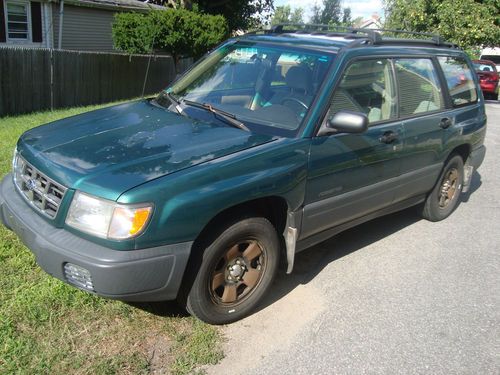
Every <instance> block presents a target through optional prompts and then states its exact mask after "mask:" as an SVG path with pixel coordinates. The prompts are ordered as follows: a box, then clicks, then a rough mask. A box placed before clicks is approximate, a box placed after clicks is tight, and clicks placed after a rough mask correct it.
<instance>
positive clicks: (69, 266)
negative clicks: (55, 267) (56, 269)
mask: <svg viewBox="0 0 500 375" xmlns="http://www.w3.org/2000/svg"><path fill="white" fill-rule="evenodd" d="M64 277H65V278H66V281H68V283H70V284H72V285H74V286H76V287H78V288H80V289H84V290H87V291H89V292H93V291H94V284H93V283H92V275H91V274H90V271H89V270H87V269H85V268H83V267H80V266H78V265H76V264H73V263H65V264H64Z"/></svg>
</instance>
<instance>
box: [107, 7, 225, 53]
mask: <svg viewBox="0 0 500 375" xmlns="http://www.w3.org/2000/svg"><path fill="white" fill-rule="evenodd" d="M227 36H228V26H227V22H226V19H225V18H224V17H223V16H220V15H217V16H212V15H207V14H203V13H197V12H192V11H189V10H186V9H168V10H154V11H151V12H149V13H148V14H138V13H118V14H116V15H115V21H114V23H113V41H114V45H115V48H117V49H118V50H121V51H125V52H127V53H139V54H146V53H150V52H151V49H152V48H154V49H156V50H162V51H165V52H168V53H171V54H172V56H174V58H175V60H176V61H178V59H179V58H180V57H181V56H190V57H194V58H198V57H200V56H201V55H203V54H204V53H205V52H207V51H208V50H210V49H211V48H213V47H214V46H216V45H217V44H219V43H220V42H222V41H223V40H224V39H225V38H226V37H227Z"/></svg>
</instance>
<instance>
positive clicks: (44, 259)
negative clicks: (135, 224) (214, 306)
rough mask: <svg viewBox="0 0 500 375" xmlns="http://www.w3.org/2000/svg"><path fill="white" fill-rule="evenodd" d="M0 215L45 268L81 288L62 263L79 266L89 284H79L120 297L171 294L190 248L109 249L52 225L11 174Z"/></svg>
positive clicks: (2, 187) (0, 196) (0, 186)
mask: <svg viewBox="0 0 500 375" xmlns="http://www.w3.org/2000/svg"><path fill="white" fill-rule="evenodd" d="M0 220H1V222H2V223H3V224H4V225H5V226H6V227H7V228H9V229H10V230H12V231H14V232H15V233H16V234H17V235H18V236H19V238H20V239H21V240H22V241H23V243H24V244H25V245H26V246H27V247H28V248H29V249H30V250H31V251H32V252H33V254H34V255H35V257H36V261H37V263H38V264H39V265H40V267H42V268H43V269H44V270H45V271H46V272H47V273H48V274H50V275H52V276H54V277H56V278H58V279H60V280H62V281H64V282H67V283H69V284H73V285H74V286H76V287H80V288H81V286H80V285H78V283H75V282H74V278H72V277H68V273H67V271H65V266H67V265H68V264H69V265H75V266H77V267H81V268H83V269H84V270H86V271H88V275H90V276H89V278H90V279H91V284H92V288H89V289H86V288H82V289H84V290H87V291H90V292H92V293H96V294H98V295H101V296H103V297H107V298H113V299H120V300H124V301H137V302H139V301H162V300H172V299H175V298H176V296H177V292H178V290H179V288H180V285H181V281H182V277H183V274H184V270H185V268H186V265H187V262H188V259H189V254H190V252H191V245H192V242H186V243H179V244H174V245H165V246H159V247H154V248H148V249H141V250H129V251H118V250H112V249H109V248H106V247H104V246H100V245H97V244H95V243H93V242H90V241H88V240H86V239H83V238H80V237H78V236H76V235H74V234H72V233H70V232H68V231H67V230H65V229H60V228H56V227H54V226H53V225H51V224H50V223H49V222H48V221H46V220H45V219H43V218H42V217H40V216H39V215H38V214H37V213H36V212H34V210H33V209H32V208H31V207H30V206H29V205H28V204H27V203H26V202H25V201H24V199H23V198H22V197H21V196H20V195H19V193H18V192H17V191H16V189H15V187H14V184H13V182H12V176H11V175H10V174H9V175H7V176H6V177H5V178H4V179H3V181H2V182H1V183H0ZM78 269H80V268H78ZM84 273H85V274H87V272H84Z"/></svg>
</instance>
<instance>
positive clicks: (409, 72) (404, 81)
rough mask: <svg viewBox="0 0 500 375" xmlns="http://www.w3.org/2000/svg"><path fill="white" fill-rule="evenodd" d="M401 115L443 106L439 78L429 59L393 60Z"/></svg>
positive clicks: (435, 109) (430, 110) (410, 114)
mask: <svg viewBox="0 0 500 375" xmlns="http://www.w3.org/2000/svg"><path fill="white" fill-rule="evenodd" d="M395 65H396V75H397V81H398V89H399V114H400V116H401V117H405V116H412V115H414V114H417V113H424V112H432V111H437V110H440V109H442V108H444V103H443V99H442V93H441V87H440V85H439V79H438V75H437V72H436V69H435V68H434V65H433V63H432V60H430V59H398V60H396V61H395Z"/></svg>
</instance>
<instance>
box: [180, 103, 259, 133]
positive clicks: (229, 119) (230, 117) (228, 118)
mask: <svg viewBox="0 0 500 375" xmlns="http://www.w3.org/2000/svg"><path fill="white" fill-rule="evenodd" d="M182 103H184V104H187V105H189V106H191V107H196V108H201V109H204V110H206V111H208V112H212V113H213V114H214V115H215V116H216V117H217V116H219V117H220V118H221V119H223V120H224V121H225V122H226V123H227V124H229V125H232V126H234V127H236V128H238V129H243V130H246V131H247V132H249V131H250V129H248V128H247V127H246V125H245V124H243V123H242V122H241V121H239V120H238V119H237V118H236V116H235V115H234V114H232V113H230V112H226V111H223V110H222V109H219V108H215V107H213V106H212V105H211V104H208V103H198V102H193V101H192V100H187V99H184V100H183V101H182Z"/></svg>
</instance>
